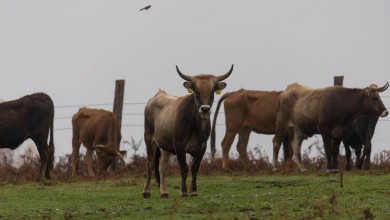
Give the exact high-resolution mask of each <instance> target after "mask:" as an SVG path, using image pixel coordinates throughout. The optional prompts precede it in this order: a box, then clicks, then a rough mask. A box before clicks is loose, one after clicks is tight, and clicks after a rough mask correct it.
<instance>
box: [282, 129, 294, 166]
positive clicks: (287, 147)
mask: <svg viewBox="0 0 390 220" xmlns="http://www.w3.org/2000/svg"><path fill="white" fill-rule="evenodd" d="M293 139H294V128H292V127H290V128H289V129H288V132H287V135H286V137H285V138H284V140H283V154H284V162H285V163H286V162H288V161H289V160H291V159H292V156H293V149H292V145H291V143H292V140H293Z"/></svg>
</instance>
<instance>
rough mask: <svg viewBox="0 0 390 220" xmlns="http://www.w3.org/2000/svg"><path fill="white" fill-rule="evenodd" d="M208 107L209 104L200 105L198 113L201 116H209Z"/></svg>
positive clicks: (209, 107)
mask: <svg viewBox="0 0 390 220" xmlns="http://www.w3.org/2000/svg"><path fill="white" fill-rule="evenodd" d="M210 109H211V106H209V105H201V106H200V108H199V113H200V116H201V117H202V118H209V117H210Z"/></svg>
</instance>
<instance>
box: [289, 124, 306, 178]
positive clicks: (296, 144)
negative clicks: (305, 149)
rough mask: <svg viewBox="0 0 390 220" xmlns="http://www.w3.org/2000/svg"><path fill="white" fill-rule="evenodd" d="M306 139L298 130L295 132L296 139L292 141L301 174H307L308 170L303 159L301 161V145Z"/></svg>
mask: <svg viewBox="0 0 390 220" xmlns="http://www.w3.org/2000/svg"><path fill="white" fill-rule="evenodd" d="M304 139H305V137H304V136H303V135H302V134H301V133H300V132H299V131H298V130H297V129H295V130H294V139H293V141H292V143H291V144H292V147H293V151H294V159H295V162H296V164H297V165H298V168H299V170H300V171H301V172H305V171H306V169H305V167H304V166H303V163H302V159H301V145H302V142H303V140H304Z"/></svg>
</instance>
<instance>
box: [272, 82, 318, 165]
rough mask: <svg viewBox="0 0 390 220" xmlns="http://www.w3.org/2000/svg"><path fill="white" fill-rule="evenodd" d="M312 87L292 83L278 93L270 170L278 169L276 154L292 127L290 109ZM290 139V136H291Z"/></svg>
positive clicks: (277, 154)
mask: <svg viewBox="0 0 390 220" xmlns="http://www.w3.org/2000/svg"><path fill="white" fill-rule="evenodd" d="M311 90H312V88H310V87H307V86H305V85H301V84H299V83H293V84H290V85H288V86H287V87H286V89H285V90H284V91H283V92H282V93H281V94H280V95H279V100H278V108H277V112H276V124H275V135H274V138H273V139H272V143H273V157H272V171H273V172H276V171H278V168H277V165H278V156H279V150H280V146H281V144H282V143H283V141H284V140H285V139H286V137H288V136H289V133H290V134H291V133H293V132H291V130H293V128H292V127H291V119H292V110H293V109H294V106H295V104H296V103H297V101H298V100H299V99H300V98H301V97H303V96H304V95H306V94H307V93H308V92H310V91H311ZM291 139H292V138H291ZM290 144H291V141H290Z"/></svg>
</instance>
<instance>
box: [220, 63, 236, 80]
mask: <svg viewBox="0 0 390 220" xmlns="http://www.w3.org/2000/svg"><path fill="white" fill-rule="evenodd" d="M233 67H234V64H232V67H231V68H230V70H229V72H227V73H225V74H224V75H222V76H217V82H219V81H222V80H224V79H226V78H228V77H229V76H230V74H231V73H232V72H233Z"/></svg>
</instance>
